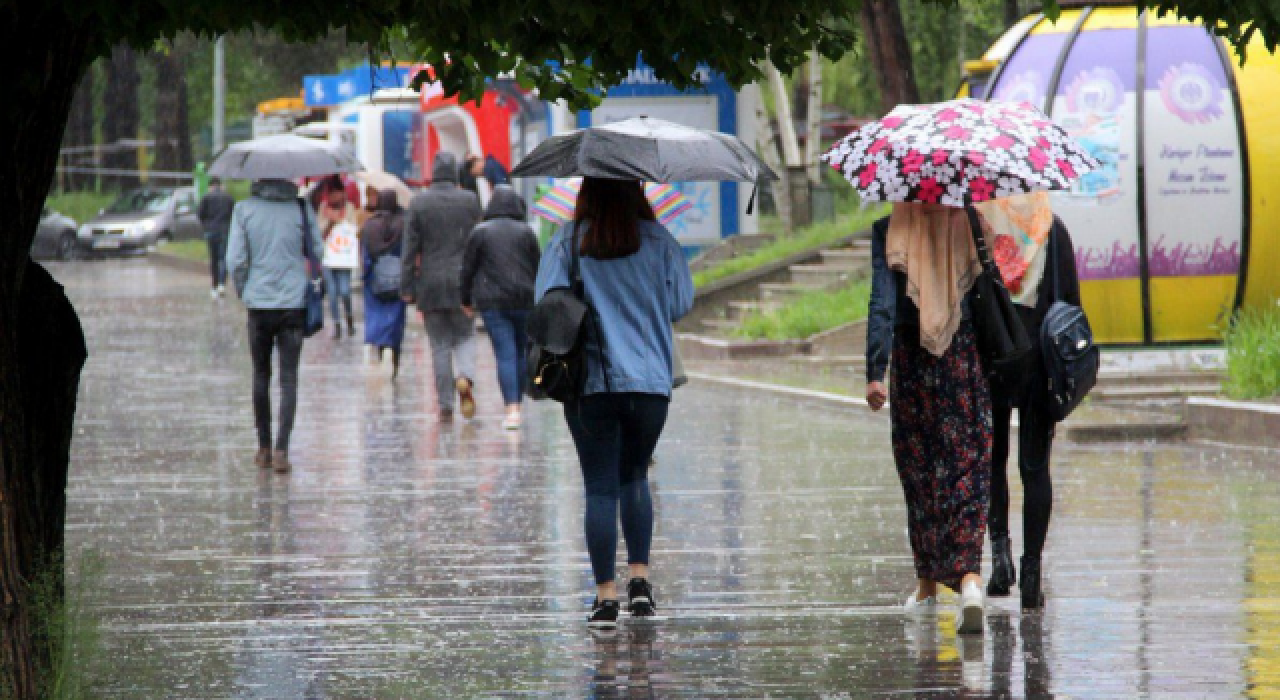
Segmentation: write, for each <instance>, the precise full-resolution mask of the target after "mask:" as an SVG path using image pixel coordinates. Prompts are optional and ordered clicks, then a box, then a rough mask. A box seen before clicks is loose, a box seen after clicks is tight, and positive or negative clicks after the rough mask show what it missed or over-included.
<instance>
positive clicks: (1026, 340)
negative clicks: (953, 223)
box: [965, 207, 1031, 387]
mask: <svg viewBox="0 0 1280 700" xmlns="http://www.w3.org/2000/svg"><path fill="white" fill-rule="evenodd" d="M965 211H966V212H967V213H968V214H969V229H970V231H971V232H972V234H973V245H974V247H975V248H977V250H978V260H979V261H980V262H981V263H982V274H980V275H978V279H977V280H975V281H974V283H973V296H972V297H971V298H970V309H971V310H972V312H973V330H974V333H975V335H976V336H977V339H978V352H979V353H980V354H981V355H982V361H983V362H984V363H985V364H986V367H985V370H986V374H987V377H988V378H990V380H991V381H992V383H993V384H995V383H999V384H1000V385H1001V386H1004V387H1018V386H1025V383H1024V382H1025V379H1026V371H1027V370H1026V367H1027V366H1026V360H1027V358H1028V356H1029V355H1030V354H1031V337H1030V336H1029V335H1027V329H1026V328H1025V327H1023V325H1022V319H1020V318H1018V309H1017V308H1016V307H1015V306H1014V303H1013V299H1012V298H1010V296H1009V290H1008V289H1005V286H1004V278H1003V277H1001V276H1000V268H998V267H996V264H995V262H994V261H993V260H992V259H991V252H990V251H989V250H988V249H987V237H986V236H985V235H983V233H982V222H981V221H980V220H979V219H978V210H977V209H974V208H973V207H965Z"/></svg>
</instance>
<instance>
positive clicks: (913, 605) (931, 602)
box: [902, 591, 938, 615]
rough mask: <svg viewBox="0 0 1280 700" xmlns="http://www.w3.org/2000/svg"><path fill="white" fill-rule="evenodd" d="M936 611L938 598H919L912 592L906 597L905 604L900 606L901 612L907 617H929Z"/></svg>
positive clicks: (934, 596)
mask: <svg viewBox="0 0 1280 700" xmlns="http://www.w3.org/2000/svg"><path fill="white" fill-rule="evenodd" d="M937 611H938V596H936V595H931V596H929V597H928V598H920V597H919V596H918V595H917V593H916V591H912V592H911V595H909V596H907V602H905V603H903V604H902V612H904V613H906V614H908V615H929V614H931V613H935V612H937Z"/></svg>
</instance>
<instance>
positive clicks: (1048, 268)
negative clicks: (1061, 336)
mask: <svg viewBox="0 0 1280 700" xmlns="http://www.w3.org/2000/svg"><path fill="white" fill-rule="evenodd" d="M1044 274H1046V275H1052V276H1053V298H1052V299H1050V300H1049V304H1050V305H1052V304H1053V302H1055V301H1062V287H1061V286H1060V284H1061V283H1060V282H1059V280H1058V217H1056V216H1055V217H1053V223H1052V224H1051V225H1050V226H1049V259H1048V260H1047V261H1046V262H1045V271H1044Z"/></svg>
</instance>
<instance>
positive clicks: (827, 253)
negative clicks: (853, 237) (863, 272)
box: [822, 247, 871, 266]
mask: <svg viewBox="0 0 1280 700" xmlns="http://www.w3.org/2000/svg"><path fill="white" fill-rule="evenodd" d="M822 262H824V263H830V264H833V265H848V266H854V265H867V266H869V265H871V248H869V247H868V248H832V249H831V250H824V251H822Z"/></svg>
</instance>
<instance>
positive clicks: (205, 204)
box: [196, 190, 236, 236]
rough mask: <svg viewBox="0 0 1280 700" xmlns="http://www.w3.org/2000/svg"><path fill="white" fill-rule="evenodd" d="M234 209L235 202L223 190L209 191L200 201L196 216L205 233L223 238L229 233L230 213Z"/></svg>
mask: <svg viewBox="0 0 1280 700" xmlns="http://www.w3.org/2000/svg"><path fill="white" fill-rule="evenodd" d="M235 208H236V200H235V199H233V198H232V197H231V195H229V194H227V193H226V192H225V191H224V190H210V191H209V193H208V194H206V195H205V196H204V198H203V199H201V200H200V207H199V208H198V209H197V210H196V216H197V217H198V218H199V219H200V226H201V227H202V228H204V230H205V231H206V232H207V233H216V234H218V235H220V236H225V235H227V233H228V232H230V231H231V211H232V210H233V209H235Z"/></svg>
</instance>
